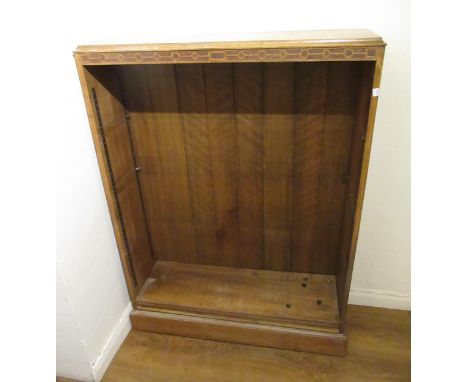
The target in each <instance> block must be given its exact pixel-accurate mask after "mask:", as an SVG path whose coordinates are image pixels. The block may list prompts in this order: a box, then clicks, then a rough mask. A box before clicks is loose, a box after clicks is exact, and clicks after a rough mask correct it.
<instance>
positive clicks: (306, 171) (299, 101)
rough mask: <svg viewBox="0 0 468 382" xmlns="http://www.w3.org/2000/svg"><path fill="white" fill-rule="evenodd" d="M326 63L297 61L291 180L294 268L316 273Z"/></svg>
mask: <svg viewBox="0 0 468 382" xmlns="http://www.w3.org/2000/svg"><path fill="white" fill-rule="evenodd" d="M327 68H328V65H327V63H313V64H310V63H297V64H296V68H295V82H296V85H295V86H296V96H295V107H296V114H295V125H294V139H293V145H294V156H293V179H292V190H293V191H292V212H291V213H292V220H291V230H292V232H291V240H292V242H291V270H292V271H295V272H313V266H312V265H313V261H314V260H313V257H314V256H316V255H317V254H316V253H315V245H316V243H317V241H318V240H319V238H318V237H317V223H318V221H317V220H318V213H319V198H318V196H319V184H320V162H321V155H322V136H323V132H324V126H325V101H326V94H327V71H328V69H327Z"/></svg>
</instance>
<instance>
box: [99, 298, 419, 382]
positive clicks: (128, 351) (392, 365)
mask: <svg viewBox="0 0 468 382" xmlns="http://www.w3.org/2000/svg"><path fill="white" fill-rule="evenodd" d="M410 321H411V319H410V313H409V312H406V311H399V310H389V309H380V308H371V307H362V306H352V305H351V306H349V308H348V328H349V332H348V335H349V347H348V355H347V356H346V357H344V358H343V357H334V356H323V355H318V354H310V353H302V352H294V351H287V350H278V349H268V348H261V347H255V346H246V345H237V344H229V343H223V342H216V341H204V340H197V339H191V338H183V337H175V336H167V335H158V334H150V333H142V332H136V331H131V332H130V334H129V335H128V337H127V338H126V340H125V342H124V344H123V345H122V347H121V348H120V350H119V351H118V353H117V355H116V356H115V358H114V360H113V361H112V363H111V365H110V367H109V368H108V370H107V372H106V374H105V375H104V378H103V381H113V382H130V381H134V382H149V381H152V382H153V381H158V382H159V381H167V382H169V381H171V382H172V381H178V382H185V381H216V382H218V381H236V382H237V381H255V382H258V381H262V382H263V381H265V382H266V381H268V382H274V381H295V382H301V381H308V382H309V381H346V382H348V381H349V382H353V381H373V382H377V381H409V380H410V362H411V361H410V360H411V358H410V356H411V355H410V354H411V353H410Z"/></svg>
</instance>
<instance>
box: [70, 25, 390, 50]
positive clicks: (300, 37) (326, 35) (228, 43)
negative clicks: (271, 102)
mask: <svg viewBox="0 0 468 382" xmlns="http://www.w3.org/2000/svg"><path fill="white" fill-rule="evenodd" d="M204 39H207V40H205V41H201V42H200V41H191V42H189V41H188V42H179V43H162V44H154V43H153V44H126V45H80V46H78V47H77V48H76V50H75V52H77V53H80V52H129V51H154V50H157V51H171V50H187V49H256V48H281V47H298V46H299V47H301V46H302V47H325V46H343V45H356V46H383V45H384V42H383V41H382V38H381V37H380V36H378V35H376V34H375V33H373V32H371V31H369V30H366V29H335V30H334V29H330V30H315V31H293V32H265V33H250V34H245V35H234V36H230V37H225V36H222V35H218V36H216V35H213V36H210V37H204ZM216 40H217V41H216Z"/></svg>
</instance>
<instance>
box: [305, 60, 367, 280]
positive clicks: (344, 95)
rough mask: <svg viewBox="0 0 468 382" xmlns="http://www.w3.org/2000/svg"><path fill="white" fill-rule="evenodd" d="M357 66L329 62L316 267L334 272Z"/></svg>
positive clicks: (352, 119) (352, 118)
mask: <svg viewBox="0 0 468 382" xmlns="http://www.w3.org/2000/svg"><path fill="white" fill-rule="evenodd" d="M357 68H358V66H357V65H356V64H355V63H352V62H339V63H333V64H329V68H328V76H327V77H328V81H327V96H326V97H327V98H326V116H325V127H324V131H323V138H322V144H321V146H322V154H321V164H320V186H319V191H318V198H319V211H318V221H317V229H318V232H317V237H318V238H319V240H318V241H317V244H316V247H315V251H314V256H313V260H312V269H313V270H314V272H317V273H324V274H334V273H335V271H336V261H337V257H338V252H339V247H340V241H341V229H342V223H343V212H344V200H345V194H346V190H347V183H348V182H349V171H348V164H349V155H350V151H351V142H352V137H353V129H354V114H355V109H356V95H357V92H356V86H357V79H356V78H357V75H358V72H357Z"/></svg>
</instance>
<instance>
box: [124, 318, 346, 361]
mask: <svg viewBox="0 0 468 382" xmlns="http://www.w3.org/2000/svg"><path fill="white" fill-rule="evenodd" d="M130 320H131V323H132V327H133V328H134V329H135V330H140V331H145V332H151V333H162V334H171V335H181V336H186V337H192V338H201V339H210V340H217V341H226V342H233V343H242V344H249V345H258V346H267V347H274V348H282V349H292V350H300V351H307V352H318V353H322V354H332V355H341V356H343V355H345V354H346V345H347V338H346V336H345V335H344V334H341V333H326V332H323V331H314V330H308V329H300V328H289V327H286V326H275V325H267V324H262V323H252V322H243V321H240V320H227V319H216V318H208V317H203V316H194V315H181V314H173V313H167V312H148V311H145V310H134V311H133V312H132V313H131V315H130Z"/></svg>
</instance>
